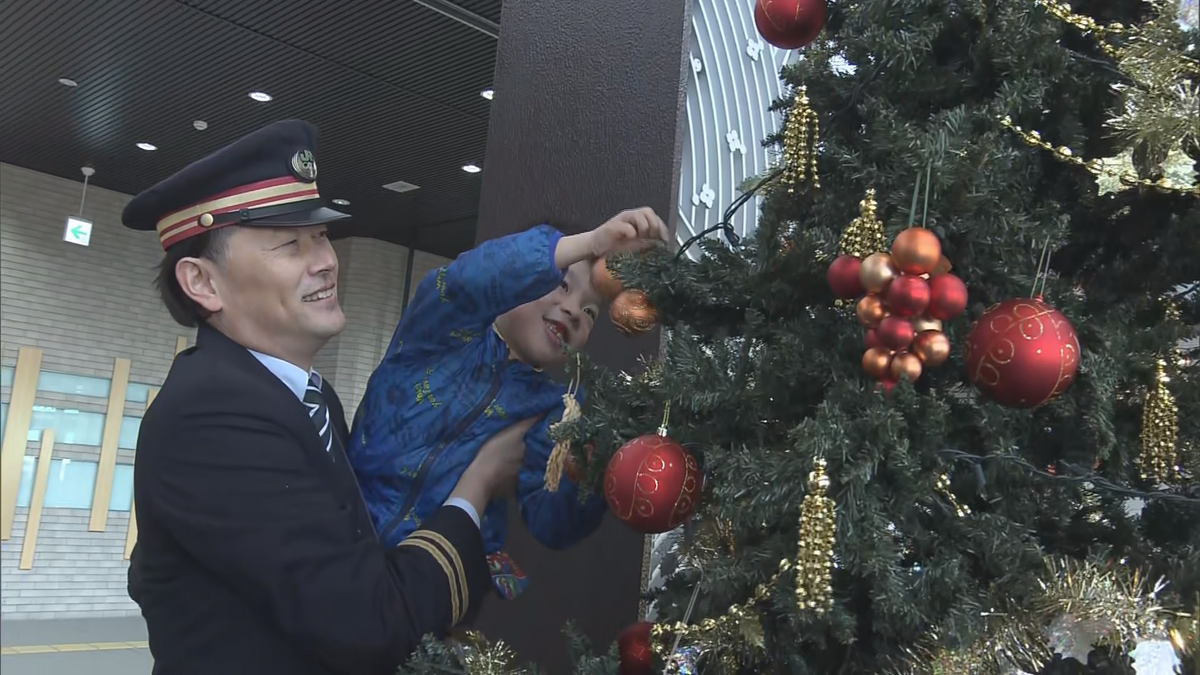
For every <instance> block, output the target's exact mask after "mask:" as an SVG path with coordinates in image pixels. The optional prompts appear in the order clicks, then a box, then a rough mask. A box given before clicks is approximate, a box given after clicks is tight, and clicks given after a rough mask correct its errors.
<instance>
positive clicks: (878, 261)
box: [858, 253, 897, 293]
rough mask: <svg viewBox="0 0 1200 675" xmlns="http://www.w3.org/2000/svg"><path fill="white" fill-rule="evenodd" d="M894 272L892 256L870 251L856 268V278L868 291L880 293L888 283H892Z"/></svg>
mask: <svg viewBox="0 0 1200 675" xmlns="http://www.w3.org/2000/svg"><path fill="white" fill-rule="evenodd" d="M896 274H897V272H896V268H895V266H894V265H893V264H892V256H890V255H888V254H886V253H872V254H871V255H869V256H867V258H866V260H863V261H862V265H861V266H860V267H859V268H858V280H859V281H861V282H862V286H863V288H865V289H866V290H867V292H868V293H882V292H884V291H885V290H887V287H888V284H890V283H892V279H895V278H896Z"/></svg>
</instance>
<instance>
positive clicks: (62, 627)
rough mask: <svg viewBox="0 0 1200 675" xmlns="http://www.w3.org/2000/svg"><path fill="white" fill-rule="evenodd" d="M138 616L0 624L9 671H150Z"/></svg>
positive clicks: (95, 674) (3, 665)
mask: <svg viewBox="0 0 1200 675" xmlns="http://www.w3.org/2000/svg"><path fill="white" fill-rule="evenodd" d="M152 666H153V661H152V660H151V658H150V650H149V649H148V648H147V646H146V624H145V622H143V621H142V618H141V617H139V616H134V617H118V618H103V619H51V620H44V621H20V620H6V621H3V622H0V671H2V672H3V673H4V675H78V674H79V673H87V675H149V673H150V670H151V667H152Z"/></svg>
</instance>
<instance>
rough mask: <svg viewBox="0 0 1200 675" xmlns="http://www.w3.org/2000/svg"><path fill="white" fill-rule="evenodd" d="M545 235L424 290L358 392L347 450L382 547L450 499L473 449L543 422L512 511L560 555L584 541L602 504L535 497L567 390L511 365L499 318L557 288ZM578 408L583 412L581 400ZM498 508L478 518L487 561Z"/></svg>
mask: <svg viewBox="0 0 1200 675" xmlns="http://www.w3.org/2000/svg"><path fill="white" fill-rule="evenodd" d="M561 237H562V234H561V233H559V232H558V231H557V230H555V229H554V228H552V227H549V226H546V225H541V226H538V227H535V228H533V229H531V230H528V231H525V232H521V233H518V234H514V235H510V236H508V237H503V238H500V239H494V240H491V241H488V242H485V243H483V244H481V245H479V246H478V247H476V248H475V249H472V250H471V251H468V252H466V253H464V254H462V255H461V256H459V257H458V258H457V259H456V260H454V261H453V262H451V263H450V264H449V265H446V266H444V267H441V268H439V269H436V270H434V271H432V272H430V273H429V274H428V275H426V277H425V278H424V279H423V280H422V281H421V283H420V285H419V286H418V287H417V290H416V293H415V294H414V295H413V298H412V301H411V303H410V304H409V306H408V309H407V310H406V311H405V312H404V317H403V318H402V319H401V320H400V325H399V326H397V328H396V332H395V334H394V335H393V336H392V340H391V343H390V344H389V345H388V348H387V352H386V353H385V354H384V357H383V361H382V362H381V363H380V364H379V367H378V368H376V369H375V372H374V373H373V374H372V375H371V379H370V381H369V382H368V384H367V392H366V394H365V395H364V396H363V399H362V403H361V404H360V405H359V407H358V412H357V414H356V416H355V420H354V426H353V428H352V429H351V432H350V442H349V443H348V444H347V445H348V446H349V447H348V454H349V456H350V461H351V463H352V464H353V465H354V472H355V474H356V475H357V476H358V480H359V483H360V485H361V486H362V491H363V496H364V497H365V499H366V502H367V506H368V508H369V510H370V512H371V518H372V519H373V520H374V522H375V528H376V530H377V531H378V532H379V538H380V540H381V541H382V542H383V544H384V545H385V546H389V547H392V546H396V545H397V544H399V543H400V541H401V540H403V539H404V538H405V537H406V536H408V534H410V533H411V532H412V531H413V530H415V529H417V527H419V526H420V524H421V521H422V520H423V519H425V518H428V517H429V516H431V515H433V513H434V512H435V511H436V510H437V509H438V507H440V506H441V505H442V504H443V503H444V502H445V501H446V499H447V498H448V497H449V496H450V492H451V491H452V490H453V489H454V486H455V484H457V483H458V479H459V477H460V476H462V474H463V471H464V470H465V469H466V468H467V465H468V464H470V463H471V460H472V459H474V457H475V453H476V452H477V451H478V450H479V447H480V446H481V445H482V444H483V443H484V441H486V440H487V439H488V438H490V437H491V436H492V435H493V434H495V433H496V432H498V431H500V430H501V429H503V428H504V427H506V426H508V425H510V424H513V423H516V422H519V421H521V420H523V419H526V418H529V417H535V416H541V419H540V420H539V421H538V422H537V423H535V424H534V425H533V427H531V428H530V429H529V431H528V432H527V434H526V436H525V446H526V453H525V464H524V466H523V467H522V469H521V471H520V475H519V483H518V488H517V499H518V500H519V501H520V508H521V514H522V515H523V516H524V519H525V523H526V525H527V526H528V527H529V531H530V532H531V533H532V534H533V535H534V537H536V538H537V540H538V541H540V542H541V543H542V544H544V545H545V546H548V547H550V548H555V549H560V548H566V547H568V546H571V545H572V544H575V543H576V542H578V541H579V540H581V539H583V538H584V537H586V536H587V535H588V534H590V533H591V532H593V531H594V530H595V529H596V528H597V527H598V526H599V524H600V520H601V518H602V517H603V515H604V512H605V504H604V499H603V497H601V496H600V495H591V496H590V497H589V498H588V499H587V500H585V501H584V502H583V503H581V502H580V499H579V488H578V486H577V485H575V484H574V483H573V482H571V481H570V480H568V479H567V478H566V477H564V478H563V480H562V481H561V482H560V484H559V489H558V491H557V492H548V491H546V490H545V489H544V488H543V476H544V474H545V470H546V463H547V461H548V460H549V458H550V452H551V450H552V449H553V446H554V442H553V441H552V440H551V439H550V437H549V435H548V433H547V432H548V429H549V426H550V425H551V424H553V423H554V422H557V421H558V420H559V419H560V418H561V417H562V414H563V401H562V396H563V394H564V393H566V388H565V387H564V386H563V385H562V384H560V383H558V382H555V381H554V380H552V379H551V378H550V377H549V376H547V375H545V374H544V373H541V372H539V371H536V370H534V369H533V368H531V367H529V366H527V365H525V364H524V363H521V362H520V361H517V360H515V359H512V358H509V351H508V347H507V346H506V345H505V344H504V341H503V340H501V339H500V336H499V335H498V334H497V333H496V332H495V331H494V330H492V323H493V321H495V319H496V317H498V316H499V315H501V314H503V313H504V312H507V311H508V310H510V309H513V308H515V307H517V306H519V305H522V304H525V303H526V302H530V301H533V300H537V299H538V298H540V297H542V296H543V295H546V294H547V293H549V292H551V291H553V290H554V289H555V288H557V287H558V285H559V284H560V283H562V280H563V275H564V272H563V270H560V269H557V268H556V267H555V265H554V249H555V246H556V245H557V244H558V240H559V239H560V238H561ZM577 397H578V398H579V401H580V402H581V403H582V402H583V394H582V392H580V393H579V394H578V395H577ZM506 513H507V505H506V503H505V501H503V500H496V501H493V502H492V503H491V504H489V505H488V508H487V509H486V510H485V512H484V513H483V514H481V516H482V534H483V544H484V550H485V551H486V552H488V553H494V552H497V551H499V550H500V549H501V547H502V546H503V545H504V540H505V535H506V532H507V523H506Z"/></svg>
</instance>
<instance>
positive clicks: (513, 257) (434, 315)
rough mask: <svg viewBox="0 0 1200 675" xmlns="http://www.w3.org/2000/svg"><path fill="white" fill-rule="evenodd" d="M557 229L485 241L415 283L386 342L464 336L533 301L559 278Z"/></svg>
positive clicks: (391, 348) (545, 227) (395, 343)
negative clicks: (398, 321)
mask: <svg viewBox="0 0 1200 675" xmlns="http://www.w3.org/2000/svg"><path fill="white" fill-rule="evenodd" d="M561 238H562V233H561V232H559V231H558V230H556V229H554V228H553V227H550V226H549V225H538V226H537V227H534V228H533V229H530V230H526V231H524V232H518V233H516V234H511V235H509V236H507V237H500V238H498V239H492V240H489V241H485V242H483V243H482V244H480V245H479V246H476V247H475V248H473V249H471V250H470V251H467V252H465V253H463V254H462V255H460V256H458V257H457V258H455V259H454V260H453V261H451V262H450V263H449V264H448V265H443V266H442V267H439V268H437V269H436V270H433V271H431V272H430V273H429V274H427V275H425V278H424V279H422V280H421V283H420V284H418V285H417V288H416V291H415V292H414V293H413V297H412V300H411V301H410V302H409V305H408V308H407V309H406V310H405V312H404V318H402V319H401V322H400V326H399V327H398V328H397V331H396V334H395V335H394V336H393V337H392V341H391V344H390V345H389V346H388V352H387V353H388V354H391V353H394V352H395V350H396V349H398V348H399V347H400V343H401V342H402V341H404V340H421V341H425V340H429V339H437V338H439V337H442V338H444V337H457V338H459V339H460V340H463V341H469V340H470V339H471V338H472V337H477V335H475V334H476V333H482V332H483V331H485V330H487V328H488V326H490V325H491V324H492V322H493V321H495V319H496V317H498V316H500V315H501V314H503V313H505V312H507V311H509V310H510V309H513V308H515V307H519V306H521V305H523V304H525V303H527V302H532V301H533V300H537V299H538V298H540V297H542V296H543V295H545V294H547V293H549V292H551V291H553V290H554V289H555V288H557V287H558V285H559V284H561V283H562V280H563V273H564V271H563V270H560V269H558V268H557V267H555V265H554V249H555V248H557V247H558V240H559V239H561Z"/></svg>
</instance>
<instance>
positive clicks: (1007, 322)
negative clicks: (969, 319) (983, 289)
mask: <svg viewBox="0 0 1200 675" xmlns="http://www.w3.org/2000/svg"><path fill="white" fill-rule="evenodd" d="M963 356H964V360H965V361H966V364H967V378H968V379H970V380H971V383H972V384H974V385H975V387H976V388H977V389H979V391H981V392H983V393H984V395H986V396H987V397H988V398H990V399H992V400H993V401H995V402H996V403H999V404H1001V405H1005V406H1008V407H1010V408H1033V407H1036V406H1039V405H1041V404H1043V403H1046V402H1047V401H1049V400H1050V399H1052V398H1054V397H1055V396H1058V395H1059V394H1061V393H1063V392H1064V391H1066V390H1067V387H1069V386H1071V382H1072V381H1074V379H1075V371H1076V370H1077V369H1078V367H1079V338H1078V337H1077V336H1076V335H1075V328H1074V327H1073V326H1072V325H1071V322H1070V321H1068V320H1067V317H1065V316H1063V314H1062V312H1060V311H1058V310H1057V309H1055V308H1053V307H1051V306H1050V305H1048V304H1046V302H1045V301H1044V300H1042V297H1041V296H1040V295H1039V296H1037V297H1034V298H1012V299H1010V300H1005V301H1004V302H1001V303H999V304H996V305H993V306H991V307H989V308H988V309H987V310H986V311H984V313H983V314H982V315H981V316H980V317H979V319H978V320H976V321H975V324H974V325H973V326H971V332H970V333H968V334H967V343H966V348H965V349H964V353H963Z"/></svg>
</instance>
